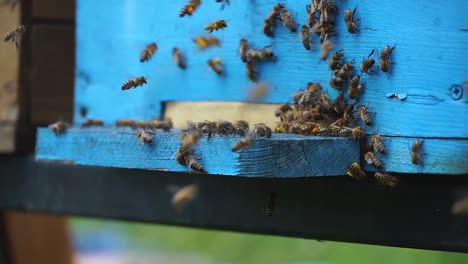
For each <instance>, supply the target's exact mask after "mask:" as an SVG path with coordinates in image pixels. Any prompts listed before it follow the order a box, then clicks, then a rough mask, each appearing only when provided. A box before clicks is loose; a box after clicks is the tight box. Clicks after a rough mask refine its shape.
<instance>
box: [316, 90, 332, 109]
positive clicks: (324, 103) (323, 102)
mask: <svg viewBox="0 0 468 264" xmlns="http://www.w3.org/2000/svg"><path fill="white" fill-rule="evenodd" d="M318 103H319V104H320V106H321V107H323V108H324V109H325V110H327V111H330V110H331V109H332V107H333V105H332V103H331V101H330V99H329V98H328V96H326V95H325V94H321V95H319V97H318Z"/></svg>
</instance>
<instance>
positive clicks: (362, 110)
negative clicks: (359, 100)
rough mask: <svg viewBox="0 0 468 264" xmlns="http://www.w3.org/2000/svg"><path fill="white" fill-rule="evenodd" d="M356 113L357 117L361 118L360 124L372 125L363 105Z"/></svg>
mask: <svg viewBox="0 0 468 264" xmlns="http://www.w3.org/2000/svg"><path fill="white" fill-rule="evenodd" d="M357 112H358V114H359V117H360V118H361V120H362V122H364V124H366V125H368V126H371V125H372V119H371V118H370V116H369V112H368V111H367V107H366V106H365V105H360V106H358V108H357Z"/></svg>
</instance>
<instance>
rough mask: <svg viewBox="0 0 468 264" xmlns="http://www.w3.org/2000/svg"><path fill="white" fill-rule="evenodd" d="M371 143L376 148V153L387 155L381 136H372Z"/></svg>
mask: <svg viewBox="0 0 468 264" xmlns="http://www.w3.org/2000/svg"><path fill="white" fill-rule="evenodd" d="M371 142H372V145H373V146H374V152H375V153H381V154H386V150H385V146H384V144H383V142H382V138H381V137H380V135H379V134H377V133H374V134H372V136H371Z"/></svg>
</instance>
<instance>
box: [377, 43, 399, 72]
mask: <svg viewBox="0 0 468 264" xmlns="http://www.w3.org/2000/svg"><path fill="white" fill-rule="evenodd" d="M395 46H396V45H395ZM395 46H393V47H391V48H390V46H388V45H387V46H385V47H384V48H383V49H382V51H381V52H380V54H379V58H380V64H379V66H380V70H382V71H383V72H389V71H390V63H393V62H392V61H390V56H391V55H392V52H393V50H394V49H395Z"/></svg>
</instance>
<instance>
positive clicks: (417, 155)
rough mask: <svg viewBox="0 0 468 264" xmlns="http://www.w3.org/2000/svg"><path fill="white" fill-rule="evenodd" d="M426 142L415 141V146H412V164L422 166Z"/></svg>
mask: <svg viewBox="0 0 468 264" xmlns="http://www.w3.org/2000/svg"><path fill="white" fill-rule="evenodd" d="M423 143H424V141H422V140H419V139H417V140H415V141H414V143H413V145H412V146H411V163H413V164H422V159H421V147H422V144H423Z"/></svg>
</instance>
